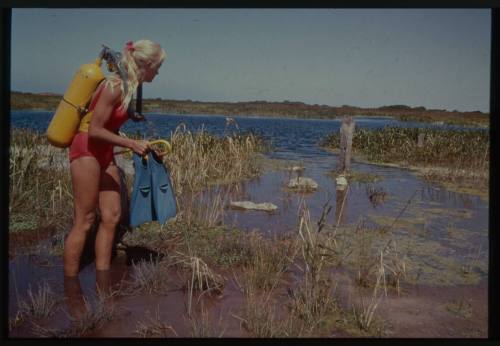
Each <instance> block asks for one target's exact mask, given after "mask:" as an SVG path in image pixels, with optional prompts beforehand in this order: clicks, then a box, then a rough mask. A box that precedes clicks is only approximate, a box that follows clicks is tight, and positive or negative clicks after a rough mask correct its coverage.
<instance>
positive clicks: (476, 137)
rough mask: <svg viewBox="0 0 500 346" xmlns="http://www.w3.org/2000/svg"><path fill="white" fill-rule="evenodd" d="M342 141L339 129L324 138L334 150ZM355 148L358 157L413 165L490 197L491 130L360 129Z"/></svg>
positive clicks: (455, 186)
mask: <svg viewBox="0 0 500 346" xmlns="http://www.w3.org/2000/svg"><path fill="white" fill-rule="evenodd" d="M339 145H340V135H339V134H337V133H333V134H331V135H329V136H328V137H327V138H325V139H324V140H323V142H322V146H324V147H325V148H328V149H331V150H334V151H336V150H338V148H339ZM352 148H353V154H354V158H355V159H356V160H359V161H362V162H370V163H376V164H384V165H389V166H395V167H406V168H410V169H412V170H414V171H416V172H418V174H419V175H421V176H423V177H424V178H426V179H428V180H430V181H437V182H440V183H443V184H445V185H446V186H447V187H449V188H451V189H453V190H456V191H462V192H471V193H475V194H479V195H480V196H482V197H484V198H486V199H487V198H488V185H489V165H490V137H489V133H488V132H487V131H481V130H473V131H458V130H436V129H417V128H413V129H409V128H408V129H405V128H391V127H387V128H384V129H381V130H364V129H357V130H356V131H355V132H354V137H353V141H352Z"/></svg>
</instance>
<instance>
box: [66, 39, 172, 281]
mask: <svg viewBox="0 0 500 346" xmlns="http://www.w3.org/2000/svg"><path fill="white" fill-rule="evenodd" d="M165 57H166V54H165V51H164V50H163V49H162V48H161V47H160V45H159V44H157V43H154V42H152V41H150V40H139V41H136V42H127V45H126V47H125V49H124V53H123V58H122V64H123V66H124V68H125V70H126V71H127V76H128V78H127V79H128V80H127V81H122V80H121V79H120V78H119V77H118V76H117V75H112V76H110V77H108V78H106V81H105V82H104V83H101V84H100V86H99V87H98V89H97V90H96V91H95V93H94V95H93V97H92V102H91V104H90V107H89V109H90V110H93V111H94V113H93V115H92V120H91V122H90V126H89V130H88V132H78V133H77V135H76V136H75V138H74V139H73V142H72V144H71V147H70V151H69V159H70V170H71V179H72V183H73V199H74V221H73V227H72V229H71V231H70V233H69V234H68V236H67V238H66V240H65V243H64V275H65V276H68V277H71V276H76V275H78V272H79V267H80V257H81V255H82V251H83V248H84V245H85V240H86V237H87V235H88V233H89V230H90V228H91V226H92V224H93V223H94V220H95V217H96V207H99V211H100V223H99V228H98V230H97V235H96V241H95V266H96V270H98V271H99V270H108V269H109V267H110V263H111V252H112V244H113V239H114V236H115V230H116V226H117V224H118V221H119V220H120V215H121V209H120V208H121V206H120V176H119V170H118V167H117V166H116V164H115V162H114V157H113V147H114V146H115V145H118V146H121V147H126V148H130V149H132V151H134V152H135V153H137V154H139V155H145V154H147V153H148V151H149V150H150V147H149V146H148V143H147V142H146V141H139V140H133V139H129V138H124V137H121V136H119V135H118V130H119V129H120V126H121V125H122V124H123V123H124V122H125V121H127V119H128V118H129V115H128V112H127V109H128V106H129V103H130V101H131V99H132V96H133V94H134V93H135V91H136V89H137V86H138V85H139V83H142V82H152V81H153V79H154V77H155V76H156V75H157V74H158V70H159V68H160V66H161V64H162V62H163V60H164V59H165ZM125 82H126V83H127V88H126V90H127V94H124V90H125V88H124V85H123V83H125Z"/></svg>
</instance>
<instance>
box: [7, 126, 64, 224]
mask: <svg viewBox="0 0 500 346" xmlns="http://www.w3.org/2000/svg"><path fill="white" fill-rule="evenodd" d="M66 161H67V156H66V151H65V150H61V149H58V148H55V147H52V146H50V145H49V144H48V143H47V141H46V137H45V136H44V135H42V134H39V133H36V132H34V131H30V130H25V129H12V130H11V144H10V160H9V178H10V182H9V231H10V232H19V231H33V230H37V229H39V228H46V227H53V228H56V229H59V230H62V229H65V228H66V227H67V226H69V225H70V224H71V219H72V210H71V208H67V206H68V205H72V204H73V196H72V187H71V177H70V174H69V170H68V169H67V167H66V166H65V164H66Z"/></svg>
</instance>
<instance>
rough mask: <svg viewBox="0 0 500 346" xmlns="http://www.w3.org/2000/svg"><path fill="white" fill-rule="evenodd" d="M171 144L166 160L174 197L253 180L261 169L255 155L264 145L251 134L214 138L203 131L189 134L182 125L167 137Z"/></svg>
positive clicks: (234, 134)
mask: <svg viewBox="0 0 500 346" xmlns="http://www.w3.org/2000/svg"><path fill="white" fill-rule="evenodd" d="M171 144H172V154H171V155H169V156H168V159H167V160H168V164H169V166H170V168H171V175H172V179H173V181H174V189H175V191H176V192H177V193H178V194H183V193H184V191H200V190H201V189H202V188H204V187H206V186H207V185H210V184H220V183H229V182H233V181H239V180H241V179H245V178H251V177H255V176H257V175H258V174H259V173H260V170H261V167H260V166H259V165H258V161H257V160H256V155H257V153H259V152H263V151H266V150H267V144H266V142H265V141H264V140H263V139H262V138H261V137H258V136H256V135H254V134H252V133H240V132H238V133H233V134H232V135H231V136H225V137H217V136H214V135H210V134H208V133H207V132H206V131H205V130H204V129H203V128H202V129H200V130H199V131H198V132H196V133H192V132H190V131H188V130H187V129H186V126H185V125H184V124H181V125H179V126H178V127H177V128H176V129H175V131H174V132H173V134H172V135H171Z"/></svg>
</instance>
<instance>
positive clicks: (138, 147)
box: [129, 140, 151, 156]
mask: <svg viewBox="0 0 500 346" xmlns="http://www.w3.org/2000/svg"><path fill="white" fill-rule="evenodd" d="M129 148H130V149H132V151H133V152H134V153H136V154H138V155H140V156H144V155H146V154H147V153H148V152H150V151H151V147H150V146H149V143H148V142H147V141H136V140H132V143H131V144H130V147H129Z"/></svg>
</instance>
